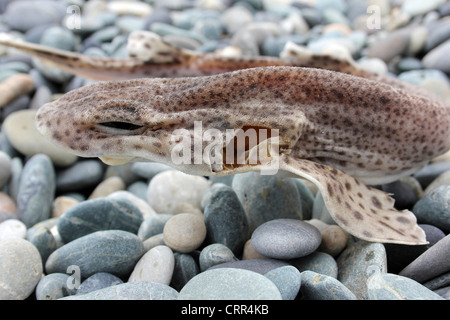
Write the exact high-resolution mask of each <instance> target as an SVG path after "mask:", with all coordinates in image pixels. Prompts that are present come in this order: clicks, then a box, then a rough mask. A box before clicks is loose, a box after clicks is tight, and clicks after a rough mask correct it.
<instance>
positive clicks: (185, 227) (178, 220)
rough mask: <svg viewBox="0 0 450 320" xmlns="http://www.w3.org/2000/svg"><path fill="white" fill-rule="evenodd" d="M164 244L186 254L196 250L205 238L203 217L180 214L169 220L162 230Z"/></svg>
mask: <svg viewBox="0 0 450 320" xmlns="http://www.w3.org/2000/svg"><path fill="white" fill-rule="evenodd" d="M163 235H164V242H165V243H166V244H167V246H169V247H170V248H171V249H172V250H174V251H177V252H181V253H186V252H191V251H193V250H195V249H197V248H198V247H199V246H200V245H201V244H202V242H203V240H205V238H206V226H205V222H204V221H203V217H202V216H199V215H197V214H191V213H180V214H177V215H174V216H173V217H172V218H170V219H169V220H168V221H167V222H166V224H165V225H164V229H163Z"/></svg>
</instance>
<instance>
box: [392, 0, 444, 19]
mask: <svg viewBox="0 0 450 320" xmlns="http://www.w3.org/2000/svg"><path fill="white" fill-rule="evenodd" d="M444 3H445V0H428V1H421V0H409V1H405V2H403V3H402V6H401V11H402V12H404V13H407V14H409V15H411V16H419V15H423V14H426V13H427V12H430V11H433V10H436V9H438V8H439V7H440V6H441V5H443V4H444Z"/></svg>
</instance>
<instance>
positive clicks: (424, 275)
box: [399, 235, 450, 283]
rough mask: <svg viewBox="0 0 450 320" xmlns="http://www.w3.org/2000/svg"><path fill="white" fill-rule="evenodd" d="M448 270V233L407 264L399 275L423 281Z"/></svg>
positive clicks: (449, 261)
mask: <svg viewBox="0 0 450 320" xmlns="http://www.w3.org/2000/svg"><path fill="white" fill-rule="evenodd" d="M448 271H450V235H447V236H445V237H444V238H442V239H441V240H439V241H438V242H437V243H436V244H434V245H433V246H432V247H431V248H429V249H428V250H427V251H425V252H424V253H422V254H421V255H420V256H419V257H417V259H415V260H414V261H413V262H411V263H410V264H409V265H407V266H406V267H405V268H404V269H403V270H402V271H400V273H399V275H400V276H404V277H408V278H411V279H413V280H415V281H417V282H419V283H423V282H425V281H428V280H430V279H432V278H435V277H437V276H440V275H442V274H444V273H446V272H448Z"/></svg>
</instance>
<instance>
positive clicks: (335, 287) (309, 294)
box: [300, 271, 357, 300]
mask: <svg viewBox="0 0 450 320" xmlns="http://www.w3.org/2000/svg"><path fill="white" fill-rule="evenodd" d="M300 276H301V279H302V285H301V288H300V292H301V297H302V299H305V300H357V298H356V296H355V294H354V293H353V292H352V291H350V290H349V289H348V288H347V287H346V286H345V285H344V284H342V283H341V282H340V281H338V280H337V279H336V278H333V277H329V276H326V275H323V274H320V273H316V272H314V271H303V272H302V273H301V274H300Z"/></svg>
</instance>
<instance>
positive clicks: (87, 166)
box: [56, 160, 104, 192]
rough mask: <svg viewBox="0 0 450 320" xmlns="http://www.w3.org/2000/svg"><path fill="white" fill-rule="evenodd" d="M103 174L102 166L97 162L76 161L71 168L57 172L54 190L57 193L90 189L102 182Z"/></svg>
mask: <svg viewBox="0 0 450 320" xmlns="http://www.w3.org/2000/svg"><path fill="white" fill-rule="evenodd" d="M103 174H104V170H103V166H102V164H101V163H100V162H99V161H98V160H83V161H77V162H76V163H74V164H73V165H72V166H70V167H68V168H65V169H64V170H59V171H58V173H57V175H56V188H57V190H58V191H59V192H71V191H77V190H84V189H88V188H92V187H94V186H96V185H98V184H99V183H100V182H101V181H102V179H103Z"/></svg>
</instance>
